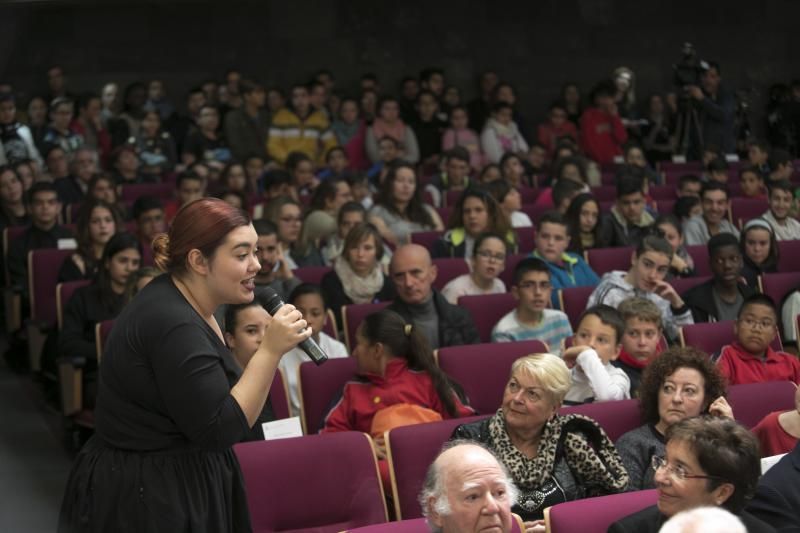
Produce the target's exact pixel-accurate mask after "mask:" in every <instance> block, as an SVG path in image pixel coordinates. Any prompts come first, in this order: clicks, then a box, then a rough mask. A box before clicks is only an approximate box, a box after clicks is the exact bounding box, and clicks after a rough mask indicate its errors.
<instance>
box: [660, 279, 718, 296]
mask: <svg viewBox="0 0 800 533" xmlns="http://www.w3.org/2000/svg"><path fill="white" fill-rule="evenodd" d="M710 279H711V276H694V277H691V278H674V279H671V280H669V284H670V285H672V288H673V289H675V292H677V293H678V294H680V295H683V294H684V293H685V292H686V291H688V290H689V289H691V288H693V287H696V286H698V285H700V284H701V283H705V282H706V281H709V280H710Z"/></svg>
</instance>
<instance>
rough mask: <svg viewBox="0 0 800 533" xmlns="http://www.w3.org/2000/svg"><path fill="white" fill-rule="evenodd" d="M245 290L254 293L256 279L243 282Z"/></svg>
mask: <svg viewBox="0 0 800 533" xmlns="http://www.w3.org/2000/svg"><path fill="white" fill-rule="evenodd" d="M242 285H244V288H245V289H247V290H248V291H253V290H255V289H256V279H255V278H248V279H246V280H244V281H243V282H242Z"/></svg>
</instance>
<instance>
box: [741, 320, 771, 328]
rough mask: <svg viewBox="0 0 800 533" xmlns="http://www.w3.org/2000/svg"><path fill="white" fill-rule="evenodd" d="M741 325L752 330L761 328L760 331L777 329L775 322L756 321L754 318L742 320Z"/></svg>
mask: <svg viewBox="0 0 800 533" xmlns="http://www.w3.org/2000/svg"><path fill="white" fill-rule="evenodd" d="M739 323H740V324H744V325H745V326H747V327H748V328H750V329H756V328H760V329H765V330H770V329H772V328H774V327H775V322H773V321H772V320H768V319H765V320H756V319H754V318H749V317H747V318H740V319H739Z"/></svg>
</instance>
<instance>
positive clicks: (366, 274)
mask: <svg viewBox="0 0 800 533" xmlns="http://www.w3.org/2000/svg"><path fill="white" fill-rule="evenodd" d="M382 245H383V242H382V241H381V235H380V233H378V230H377V229H376V228H375V226H373V225H372V224H369V223H366V224H360V225H358V226H356V227H354V228H353V229H351V230H350V232H349V233H348V234H347V237H345V239H344V249H343V251H342V254H341V255H340V256H339V257H338V258H337V259H336V261H334V263H333V272H328V273H327V274H325V275H324V276H323V277H322V282H321V283H320V285H321V286H322V294H323V295H324V296H325V303H326V305H327V306H328V307H329V308H330V309H333V314H334V316H336V323H337V324H342V306H343V305H350V304H366V303H373V302H383V301H387V300H392V299H393V298H394V284H393V283H392V281H391V280H390V279H389V277H388V276H386V275H384V273H383V266H382V264H381V258H382V257H383V246H382Z"/></svg>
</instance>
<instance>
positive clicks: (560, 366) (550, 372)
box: [511, 353, 572, 405]
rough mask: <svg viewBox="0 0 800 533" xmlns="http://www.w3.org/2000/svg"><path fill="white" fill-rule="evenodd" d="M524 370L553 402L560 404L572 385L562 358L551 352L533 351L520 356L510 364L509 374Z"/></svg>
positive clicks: (512, 374)
mask: <svg viewBox="0 0 800 533" xmlns="http://www.w3.org/2000/svg"><path fill="white" fill-rule="evenodd" d="M517 372H525V373H526V374H528V375H529V376H531V377H534V378H536V381H538V382H539V384H540V385H541V386H542V387H543V388H544V389H545V390H546V391H547V393H548V394H549V395H550V398H551V399H552V400H553V403H554V404H556V405H561V404H562V403H563V402H564V397H565V396H566V395H567V392H569V388H570V387H571V386H572V378H571V377H570V372H569V369H568V368H567V365H566V363H564V360H563V359H561V358H560V357H558V356H557V355H553V354H551V353H535V354H531V355H526V356H524V357H520V358H519V359H517V360H516V361H514V364H513V365H511V376H512V377H513V376H514V374H516V373H517Z"/></svg>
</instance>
